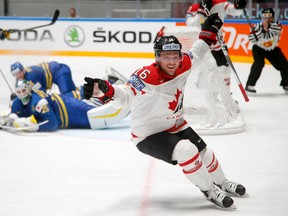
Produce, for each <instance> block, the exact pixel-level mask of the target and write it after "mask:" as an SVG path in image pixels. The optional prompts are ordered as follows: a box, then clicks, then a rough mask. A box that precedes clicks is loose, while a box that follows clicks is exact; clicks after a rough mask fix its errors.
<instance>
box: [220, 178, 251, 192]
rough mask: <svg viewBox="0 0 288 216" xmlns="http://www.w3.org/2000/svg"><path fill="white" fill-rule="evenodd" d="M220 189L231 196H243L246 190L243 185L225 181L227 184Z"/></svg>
mask: <svg viewBox="0 0 288 216" xmlns="http://www.w3.org/2000/svg"><path fill="white" fill-rule="evenodd" d="M220 188H221V189H222V190H223V191H225V192H227V193H228V194H230V195H234V196H243V195H244V194H245V193H246V189H245V187H244V186H243V185H241V184H238V183H235V182H232V181H229V180H227V179H225V182H224V183H223V184H222V185H220Z"/></svg>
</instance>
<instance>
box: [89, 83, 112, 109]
mask: <svg viewBox="0 0 288 216" xmlns="http://www.w3.org/2000/svg"><path fill="white" fill-rule="evenodd" d="M84 80H85V81H86V83H85V84H84V98H85V99H86V100H89V99H90V98H91V97H96V98H98V99H99V100H100V101H101V102H102V103H104V104H105V103H108V102H109V101H110V100H113V96H114V92H115V91H114V87H113V86H112V85H111V84H110V83H109V82H108V81H106V80H102V79H93V78H90V77H85V78H84ZM95 83H97V87H98V88H95V86H94V84H95ZM99 90H100V91H101V92H102V93H103V94H104V95H103V94H102V95H101V96H100V94H99V93H100V92H99Z"/></svg>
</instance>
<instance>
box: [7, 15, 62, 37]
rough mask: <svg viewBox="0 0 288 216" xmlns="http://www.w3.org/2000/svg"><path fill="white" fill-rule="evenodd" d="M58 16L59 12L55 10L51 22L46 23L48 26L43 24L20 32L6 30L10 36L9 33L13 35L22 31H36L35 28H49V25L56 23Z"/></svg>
mask: <svg viewBox="0 0 288 216" xmlns="http://www.w3.org/2000/svg"><path fill="white" fill-rule="evenodd" d="M59 14H60V11H59V10H56V11H55V13H54V16H53V18H52V20H51V22H50V23H48V24H45V25H40V26H35V27H31V28H26V29H21V30H17V31H16V30H14V31H13V30H11V31H10V30H8V31H9V33H10V34H11V33H15V32H23V31H29V30H33V29H37V28H42V27H46V26H50V25H53V24H54V23H55V22H56V21H57V19H58V17H59Z"/></svg>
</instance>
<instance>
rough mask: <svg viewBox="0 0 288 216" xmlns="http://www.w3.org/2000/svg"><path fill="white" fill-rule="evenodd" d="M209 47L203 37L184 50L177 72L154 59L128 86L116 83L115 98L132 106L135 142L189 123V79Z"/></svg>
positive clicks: (132, 129)
mask: <svg viewBox="0 0 288 216" xmlns="http://www.w3.org/2000/svg"><path fill="white" fill-rule="evenodd" d="M208 49H209V46H208V45H207V44H206V43H205V42H204V41H203V40H197V41H196V42H195V43H194V44H193V47H192V49H191V50H190V51H188V52H187V53H184V54H183V60H182V61H181V63H180V65H179V67H178V69H177V71H176V72H175V74H174V75H173V76H169V75H167V74H166V73H164V72H163V71H162V70H161V69H160V68H159V67H158V64H157V63H153V64H151V65H149V66H145V67H143V68H141V69H139V70H137V71H136V72H134V73H133V74H132V75H131V76H130V78H129V80H128V84H127V85H126V86H114V88H115V95H114V96H115V101H117V102H119V103H120V105H121V106H124V107H125V105H126V106H127V105H129V106H130V108H131V114H130V119H131V132H132V140H133V142H134V143H135V144H137V143H138V142H140V141H142V140H144V139H145V138H146V137H147V136H150V135H152V134H155V133H158V132H162V131H167V132H170V133H176V132H178V131H181V130H184V129H186V128H187V127H188V124H187V122H186V121H185V120H184V118H183V98H184V89H185V84H186V80H187V78H188V76H189V75H190V73H191V69H192V65H193V67H194V66H195V67H197V66H198V65H200V63H201V60H202V59H203V55H204V54H205V53H206V52H207V50H208ZM198 59H199V60H198Z"/></svg>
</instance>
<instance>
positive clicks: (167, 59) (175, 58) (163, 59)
mask: <svg viewBox="0 0 288 216" xmlns="http://www.w3.org/2000/svg"><path fill="white" fill-rule="evenodd" d="M156 60H157V61H161V62H178V61H182V60H183V58H182V55H181V56H158V57H157V58H156Z"/></svg>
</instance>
